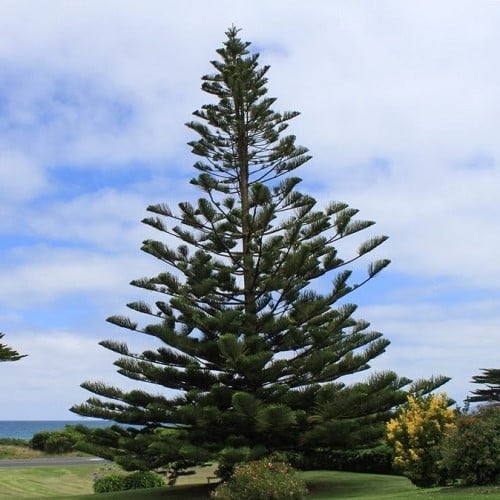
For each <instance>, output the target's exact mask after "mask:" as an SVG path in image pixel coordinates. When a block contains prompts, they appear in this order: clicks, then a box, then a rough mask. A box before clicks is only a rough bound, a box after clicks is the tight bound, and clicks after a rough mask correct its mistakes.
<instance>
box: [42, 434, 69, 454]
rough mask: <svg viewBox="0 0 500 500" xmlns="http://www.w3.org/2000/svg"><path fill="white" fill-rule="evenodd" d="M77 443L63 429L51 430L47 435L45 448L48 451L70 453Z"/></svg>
mask: <svg viewBox="0 0 500 500" xmlns="http://www.w3.org/2000/svg"><path fill="white" fill-rule="evenodd" d="M74 444H75V441H74V439H72V438H71V436H69V435H68V434H66V433H65V432H63V431H61V432H59V431H56V432H51V433H50V436H48V437H47V439H46V441H45V444H44V447H43V450H44V451H45V452H46V453H69V452H70V451H71V450H72V449H73V446H74Z"/></svg>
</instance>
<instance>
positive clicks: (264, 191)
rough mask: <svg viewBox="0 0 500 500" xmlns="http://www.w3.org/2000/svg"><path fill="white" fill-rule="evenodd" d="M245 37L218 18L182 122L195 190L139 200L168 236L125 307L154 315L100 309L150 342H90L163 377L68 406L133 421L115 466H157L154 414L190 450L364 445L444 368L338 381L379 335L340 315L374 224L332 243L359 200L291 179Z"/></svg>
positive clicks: (123, 369) (351, 223)
mask: <svg viewBox="0 0 500 500" xmlns="http://www.w3.org/2000/svg"><path fill="white" fill-rule="evenodd" d="M249 45H250V44H249V43H245V42H243V41H241V40H240V38H239V37H238V30H237V29H234V28H232V29H230V30H229V31H228V32H227V40H226V42H225V43H224V46H223V47H222V48H221V49H219V50H218V51H217V52H218V55H219V56H220V58H219V60H217V61H213V62H212V65H213V67H214V69H215V73H214V74H211V75H207V76H205V77H203V85H202V89H203V90H204V91H205V92H206V93H208V94H209V95H210V97H211V98H213V99H215V103H211V104H206V105H204V106H203V107H202V108H201V110H198V111H195V112H194V116H195V117H196V119H197V121H193V122H190V123H188V124H187V126H188V127H189V128H190V129H191V130H192V131H194V132H195V133H196V134H197V136H198V139H197V140H193V141H192V142H191V143H190V146H191V148H192V151H193V153H194V154H195V155H197V156H198V157H199V161H197V162H196V163H195V164H194V167H195V169H196V170H197V171H198V173H199V175H198V176H197V177H196V178H194V179H193V180H192V181H191V182H192V184H193V185H195V186H196V187H197V188H198V189H199V190H200V191H201V197H200V198H199V200H198V202H197V203H195V204H194V205H193V204H191V203H188V202H183V203H180V204H179V210H178V213H174V212H173V211H172V210H171V209H170V208H169V207H167V206H166V205H164V204H158V205H153V206H150V207H148V210H149V212H151V213H152V216H151V217H149V218H147V219H145V220H144V221H143V222H144V223H145V224H147V225H149V226H152V227H153V228H155V229H157V230H158V231H159V232H160V233H162V235H163V236H164V237H168V239H169V240H170V241H171V240H172V238H174V239H176V240H177V241H178V243H179V246H177V247H176V248H175V247H170V246H168V245H167V244H166V243H164V242H162V241H157V240H147V241H145V242H144V245H143V247H142V249H143V250H144V251H145V252H146V253H148V254H150V255H152V256H153V257H155V258H157V259H159V260H160V262H161V263H162V265H163V266H164V267H165V269H164V270H162V272H161V273H160V274H158V275H157V276H155V277H152V278H142V279H139V280H135V281H133V282H132V284H133V285H134V286H136V287H139V288H141V289H143V290H147V291H150V292H153V293H155V294H156V295H157V296H158V300H157V301H156V304H155V307H151V306H150V305H149V304H146V303H144V302H133V303H130V304H128V307H129V308H130V309H131V310H133V311H135V312H138V313H140V314H142V315H144V316H146V317H148V318H149V319H150V320H151V319H152V321H153V323H152V324H148V325H146V326H140V325H139V324H138V323H137V322H135V321H133V320H132V319H129V318H127V317H123V316H112V317H111V318H109V319H108V321H110V322H111V323H113V324H115V325H118V326H120V327H122V328H125V329H127V330H129V331H132V332H134V333H135V334H141V335H143V334H144V335H151V336H153V337H156V339H159V340H160V341H161V343H162V347H160V348H158V349H156V350H147V351H144V352H142V353H133V352H131V351H130V350H129V349H128V346H127V345H126V344H125V343H123V342H115V341H103V342H101V345H102V346H104V347H106V348H107V349H110V350H112V351H114V352H116V353H117V354H119V355H120V356H121V357H120V358H119V359H118V360H117V361H116V362H115V365H116V366H117V367H118V371H119V373H121V374H122V375H125V376H126V377H129V378H131V379H134V380H138V381H143V382H148V383H152V384H155V385H156V386H158V387H161V388H165V389H168V390H166V391H163V392H162V393H160V394H150V393H148V392H146V391H139V390H135V391H131V392H126V391H122V390H120V389H119V388H116V387H112V386H109V385H106V384H105V383H101V382H85V383H84V384H82V387H84V388H86V389H87V390H89V391H90V392H92V393H94V394H95V395H96V396H97V397H92V398H90V399H89V400H88V401H87V402H86V403H85V404H80V405H77V406H74V407H73V408H72V411H74V412H76V413H77V414H79V415H84V416H92V417H99V418H105V419H110V420H115V421H117V422H121V423H125V424H137V425H142V426H144V429H143V430H142V431H141V432H135V431H131V432H130V434H129V436H128V438H127V437H126V436H123V437H121V438H120V439H119V443H118V445H117V455H116V460H118V461H119V462H120V463H122V464H124V465H125V466H127V467H134V466H137V465H138V464H142V466H144V467H146V466H147V465H148V463H149V466H150V467H153V466H158V455H157V454H154V453H150V454H148V453H145V449H150V450H151V449H152V448H151V447H153V448H154V445H153V442H154V441H155V439H156V438H157V436H156V434H155V432H154V428H156V427H161V426H170V427H172V428H173V429H174V431H175V430H177V432H178V434H179V439H182V440H185V442H186V446H185V447H184V448H182V449H184V450H188V449H189V450H190V453H192V455H193V456H196V454H197V453H199V451H200V449H202V450H206V451H209V452H211V453H217V452H222V453H223V454H224V456H226V457H227V456H233V457H240V458H239V459H242V458H244V457H246V458H248V459H252V458H253V459H255V458H258V457H259V456H262V455H264V454H266V453H268V452H270V451H271V450H294V451H298V452H300V451H307V450H311V449H316V448H322V449H325V448H341V449H342V448H347V447H348V448H356V447H367V446H370V445H372V444H378V442H379V441H380V439H381V437H382V436H383V429H384V421H385V420H386V419H387V418H388V416H389V415H390V414H391V411H392V410H393V409H394V408H395V407H397V406H398V405H399V404H401V403H403V402H404V401H405V399H406V395H407V393H408V391H409V392H411V393H416V394H423V393H426V392H428V391H431V390H433V389H434V388H435V387H437V386H439V385H441V384H442V383H444V382H445V381H446V380H447V379H446V378H444V377H440V378H436V379H431V380H429V381H419V382H417V383H414V384H411V381H410V380H409V379H406V378H401V377H398V376H397V375H396V374H395V373H393V372H383V373H378V374H374V375H372V376H371V377H370V378H368V380H366V381H365V382H359V383H356V384H352V385H346V383H344V382H343V381H342V377H345V376H347V375H351V374H354V373H357V372H360V371H363V370H367V369H368V368H369V363H370V362H371V360H373V359H374V358H376V357H377V356H379V355H381V354H382V353H383V352H384V351H385V349H386V348H387V346H388V345H389V341H388V340H386V339H384V338H382V334H381V333H379V332H375V331H370V330H369V323H368V322H366V321H364V320H361V319H355V318H354V316H353V315H354V313H355V311H356V306H355V305H353V304H350V303H348V302H347V300H346V298H347V296H348V295H349V294H350V293H351V292H353V291H354V290H356V289H357V288H359V287H360V286H361V285H363V284H365V283H366V282H368V281H369V280H371V279H372V278H374V277H375V276H376V275H377V274H378V273H379V272H380V271H381V270H382V269H384V268H385V267H386V266H387V265H388V264H389V261H388V260H387V259H381V260H376V261H374V262H371V263H369V265H368V272H367V274H366V275H364V276H360V280H359V281H357V283H352V282H351V274H352V270H350V269H348V267H349V266H350V265H352V264H353V263H354V262H355V261H358V260H359V259H362V258H364V257H366V255H367V254H368V253H370V252H371V251H372V250H374V249H375V248H377V247H378V246H379V245H381V244H382V243H383V242H384V241H385V240H386V237H385V236H372V237H370V238H368V239H367V240H366V241H365V242H363V243H361V245H360V246H359V247H358V249H357V251H355V252H354V253H353V254H351V255H348V256H347V257H344V258H342V257H341V256H340V255H339V253H338V251H337V249H336V245H337V243H338V242H339V241H341V240H343V239H345V238H349V237H351V236H352V235H354V234H356V233H359V232H360V231H363V230H366V229H367V228H369V227H371V226H372V225H373V222H371V221H362V220H357V219H356V218H355V217H356V214H357V212H358V211H357V210H355V209H352V208H350V207H348V206H347V205H346V204H344V203H338V202H333V203H330V204H328V205H327V206H326V208H324V209H319V208H317V206H316V201H315V200H314V199H313V198H312V197H311V196H309V195H307V194H303V193H301V192H299V191H297V189H296V188H297V186H298V185H299V183H300V182H301V180H300V179H299V178H298V177H294V176H292V175H291V174H292V172H294V171H295V170H296V169H297V168H299V167H300V166H302V165H304V164H305V163H306V162H307V161H309V159H310V156H309V155H308V153H307V149H306V148H304V147H301V146H297V145H296V144H295V137H294V136H293V135H284V132H285V130H286V129H287V127H288V122H289V121H290V120H291V119H292V118H294V117H296V116H297V115H298V113H297V112H285V113H282V114H281V113H278V112H276V111H274V110H273V109H272V106H273V104H274V102H275V99H274V98H270V97H267V89H266V82H267V78H266V74H267V72H268V69H269V68H268V67H267V66H264V67H260V66H259V64H258V57H259V56H258V54H256V53H250V50H249ZM326 278H328V283H329V285H326V286H327V289H326V291H323V292H321V290H322V289H324V287H325V283H326V282H327V280H326ZM320 280H322V281H321V283H322V285H321V286H320V285H319V284H318V282H320ZM314 283H316V286H315V287H314V286H313V284H314ZM162 439H167V440H172V439H174V438H172V436H162ZM174 441H175V439H174ZM172 442H173V441H172ZM196 448H198V450H196ZM170 449H174V448H173V447H172V448H170V447H169V450H170ZM120 450H121V451H120ZM97 452H98V453H101V452H102V451H99V450H97ZM201 455H203V454H201ZM146 457H150V459H151V460H150V461H149V459H148V458H146ZM173 458H174V457H168V459H173ZM166 459H167V457H165V460H166Z"/></svg>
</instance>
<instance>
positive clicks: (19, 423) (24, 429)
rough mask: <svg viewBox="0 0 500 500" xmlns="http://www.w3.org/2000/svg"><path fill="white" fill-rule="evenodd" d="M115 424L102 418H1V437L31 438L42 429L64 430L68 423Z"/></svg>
mask: <svg viewBox="0 0 500 500" xmlns="http://www.w3.org/2000/svg"><path fill="white" fill-rule="evenodd" d="M113 424H115V422H113V421H111V420H102V419H90V418H89V419H74V420H65V419H61V420H23V419H17V420H0V439H2V438H13V439H31V438H32V437H33V436H34V435H35V434H37V433H38V432H42V431H59V430H63V429H64V427H65V426H66V425H85V426H87V427H93V428H101V427H109V426H110V425H113Z"/></svg>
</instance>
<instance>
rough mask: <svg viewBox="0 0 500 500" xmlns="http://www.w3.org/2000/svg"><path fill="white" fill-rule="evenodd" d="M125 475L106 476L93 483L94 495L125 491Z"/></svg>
mask: <svg viewBox="0 0 500 500" xmlns="http://www.w3.org/2000/svg"><path fill="white" fill-rule="evenodd" d="M125 477H126V476H125V474H106V475H105V476H101V477H99V478H97V479H96V480H95V481H94V493H111V492H113V491H123V490H125V489H126V488H125Z"/></svg>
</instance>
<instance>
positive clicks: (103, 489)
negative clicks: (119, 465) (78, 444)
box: [94, 471, 166, 493]
mask: <svg viewBox="0 0 500 500" xmlns="http://www.w3.org/2000/svg"><path fill="white" fill-rule="evenodd" d="M165 484H166V483H165V480H164V479H163V478H162V477H161V476H160V475H158V474H155V473H154V472H151V471H136V472H133V473H132V474H121V473H116V472H113V473H109V474H104V475H102V476H100V477H98V478H96V479H95V480H94V492H95V493H111V492H113V491H125V490H135V489H144V488H156V487H160V486H165Z"/></svg>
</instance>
